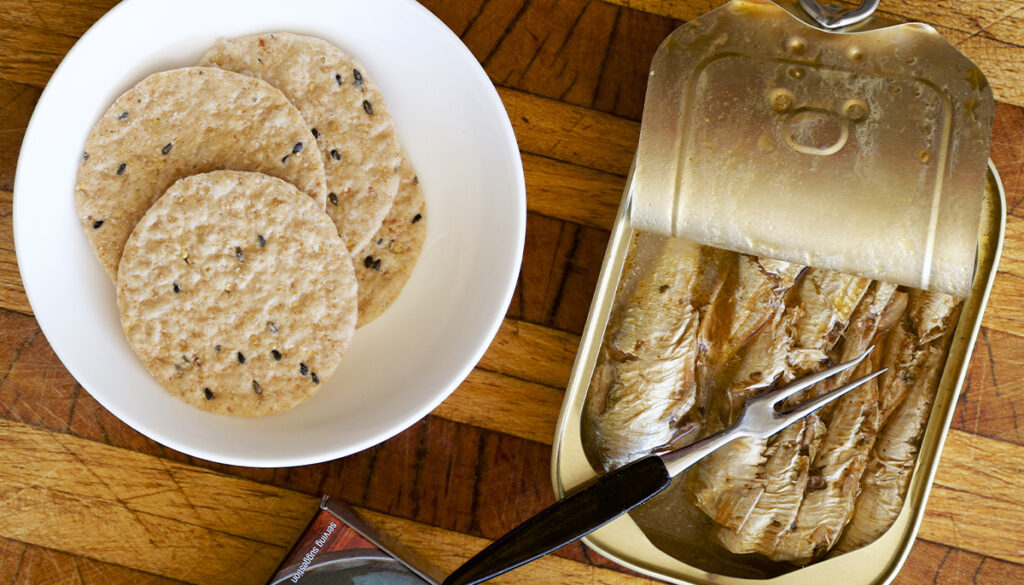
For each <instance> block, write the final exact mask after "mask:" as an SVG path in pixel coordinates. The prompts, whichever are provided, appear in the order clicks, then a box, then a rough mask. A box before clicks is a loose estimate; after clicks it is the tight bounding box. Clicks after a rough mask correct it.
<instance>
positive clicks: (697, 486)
mask: <svg viewBox="0 0 1024 585" xmlns="http://www.w3.org/2000/svg"><path fill="white" fill-rule="evenodd" d="M769 267H770V269H771V270H772V272H769V271H768V270H766V269H764V268H763V267H762V265H761V263H760V262H759V261H758V260H757V259H756V258H753V257H750V256H741V257H740V267H739V270H738V284H737V287H736V291H735V292H734V293H733V294H732V295H729V297H730V299H731V300H732V301H733V302H732V304H731V306H730V307H729V311H730V312H731V313H734V314H735V316H730V317H729V318H728V319H727V320H728V321H729V322H730V323H733V324H736V323H742V324H743V325H742V326H735V325H734V326H732V327H730V332H731V333H732V336H731V337H729V338H728V339H727V341H726V342H725V343H723V344H721V345H719V346H717V347H718V349H717V351H718V352H719V353H718V354H717V355H716V356H713V357H711V358H710V359H709V362H711V363H712V364H714V365H710V366H708V370H710V371H717V370H719V369H723V368H724V366H725V365H728V370H727V372H728V373H727V374H725V375H726V376H728V379H729V380H730V383H729V384H728V386H727V387H726V388H725V390H724V391H716V392H713V394H712V396H711V398H710V400H709V405H708V408H707V410H706V413H705V425H704V427H705V428H704V434H705V435H708V434H711V433H714V432H717V431H719V430H721V429H724V428H726V427H727V426H729V425H731V424H732V423H733V422H735V420H736V418H737V417H738V416H739V414H740V412H741V410H742V408H743V405H744V404H745V403H746V401H747V399H748V398H750V397H751V396H754V395H756V394H758V393H759V392H761V391H763V390H765V389H766V388H768V387H770V386H771V385H772V384H774V383H775V382H776V381H777V380H778V379H779V378H780V377H781V376H782V375H783V374H784V373H785V371H786V368H787V364H786V355H787V354H788V353H789V351H790V349H791V345H792V339H791V337H790V335H789V334H788V331H789V330H790V329H791V327H792V318H793V316H792V315H791V314H789V313H787V312H786V311H784V309H785V305H784V304H783V299H784V297H785V295H786V293H787V292H788V291H789V289H790V288H791V287H792V286H793V284H794V282H795V280H796V278H797V276H798V275H799V274H800V273H801V272H802V271H803V270H804V268H803V267H801V266H798V265H790V264H786V265H783V264H780V263H773V264H770V265H769ZM780 275H781V276H780ZM755 294H758V295H770V301H771V302H769V303H767V304H762V303H757V302H756V301H753V302H748V301H749V300H750V299H751V298H752V297H751V295H755ZM755 313H757V314H758V315H759V316H757V317H752V316H751V315H753V314H755ZM763 314H767V315H768V320H767V321H766V322H762V320H761V317H760V315H763ZM751 323H757V329H756V330H754V331H752V332H751V333H749V334H747V333H746V331H747V330H748V329H749V328H750V327H751V325H750V324H751ZM748 340H749V341H748ZM741 347H742V349H740V348H741ZM734 348H735V349H734ZM730 354H731V355H730ZM709 378H711V376H709ZM763 450H764V442H763V440H760V439H755V438H749V437H747V438H742V439H737V440H735V441H732V442H730V443H729V444H727V445H725V446H723V447H722V448H720V449H718V450H717V451H715V452H714V453H711V454H710V455H708V456H707V457H705V458H704V459H703V460H701V462H700V463H699V464H698V465H697V466H696V467H695V469H694V471H693V472H692V476H693V477H694V488H693V493H694V496H695V497H696V499H697V503H698V506H699V507H700V508H701V509H702V510H704V511H705V513H707V514H708V515H709V516H711V517H712V518H713V519H714V520H715V521H716V522H718V523H719V524H723V525H740V524H742V523H743V522H744V521H745V519H746V514H747V513H748V512H749V510H743V509H742V508H740V507H731V506H729V503H730V502H732V501H735V500H729V499H728V495H729V491H728V488H729V487H730V486H732V485H733V484H734V483H740V484H749V483H751V482H753V481H754V480H755V479H756V478H755V477H754V476H753V475H751V474H753V473H756V471H757V469H758V467H759V465H760V464H761V463H763V462H764V454H763ZM750 497H753V498H756V497H757V494H750Z"/></svg>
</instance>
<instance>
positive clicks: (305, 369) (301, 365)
mask: <svg viewBox="0 0 1024 585" xmlns="http://www.w3.org/2000/svg"><path fill="white" fill-rule="evenodd" d="M299 373H300V374H302V375H303V376H305V375H306V374H308V373H309V366H307V365H306V362H299Z"/></svg>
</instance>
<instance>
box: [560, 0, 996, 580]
mask: <svg viewBox="0 0 1024 585" xmlns="http://www.w3.org/2000/svg"><path fill="white" fill-rule="evenodd" d="M802 2H808V3H810V0H802ZM786 5H787V6H788V7H786V8H785V10H786V12H783V11H782V9H780V8H779V6H776V5H775V4H772V3H770V2H768V1H766V0H734V1H733V2H731V3H730V4H727V5H726V6H724V7H723V8H720V9H719V10H717V11H715V12H712V13H710V14H709V15H708V17H707V18H705V17H701V18H700V19H697V20H696V22H694V23H691V24H689V25H687V26H684V27H683V28H681V29H679V30H677V31H676V32H675V33H673V35H671V36H670V37H669V39H668V40H667V41H666V42H665V43H663V47H662V48H660V49H659V50H658V54H657V55H656V56H655V58H654V62H653V65H652V69H651V76H652V77H651V81H650V84H649V86H648V93H647V102H646V103H645V107H644V121H643V126H642V128H641V136H640V144H639V147H638V151H637V156H636V159H635V160H634V165H633V169H631V172H630V178H629V181H628V184H627V187H626V191H625V193H624V195H623V200H622V203H621V205H620V210H618V214H617V216H616V219H615V223H614V226H613V228H612V232H611V238H610V240H609V243H608V247H607V250H606V253H605V260H604V264H603V266H602V269H601V274H600V277H599V280H598V284H597V289H596V292H595V294H594V299H593V302H592V305H591V309H590V316H589V318H588V321H587V326H586V328H585V330H584V334H583V338H582V340H581V344H580V348H579V353H578V356H577V361H575V365H574V366H573V370H572V375H571V377H570V379H569V383H568V388H567V390H566V394H565V399H564V402H563V404H562V410H561V413H560V416H559V419H558V426H557V430H556V435H555V443H554V453H553V458H552V478H553V484H554V488H555V492H556V494H557V496H558V497H563V496H564V495H565V493H566V492H568V491H571V490H573V489H575V488H578V487H580V486H582V485H584V484H587V483H589V482H591V480H592V479H593V478H595V476H596V475H597V474H598V472H597V471H595V469H594V467H592V465H591V463H590V462H589V460H588V458H587V455H586V451H585V446H584V432H583V431H584V428H583V425H584V409H585V408H586V400H587V393H588V391H589V389H590V385H591V378H592V376H593V373H594V369H595V365H596V362H597V359H598V354H599V351H600V349H601V346H602V342H603V339H604V333H605V329H606V327H607V325H608V321H609V316H610V315H611V312H612V308H613V306H614V305H615V303H616V298H615V295H616V291H617V290H618V285H620V280H621V278H622V275H623V270H624V266H625V264H626V263H627V257H628V256H629V254H630V246H631V245H632V243H633V242H634V241H635V239H634V238H633V236H634V233H635V228H636V229H651V231H654V232H656V233H659V234H663V235H675V236H684V237H687V238H689V239H692V240H694V241H696V242H697V243H699V244H703V245H711V246H716V247H721V248H727V249H731V250H733V251H736V252H743V253H750V254H756V255H761V256H768V257H775V258H780V259H785V260H790V261H795V262H798V263H803V264H810V265H815V266H818V267H822V268H828V269H840V270H843V271H847V273H851V274H856V275H858V276H866V277H870V278H873V279H879V280H885V281H889V282H895V283H898V284H903V285H907V286H911V287H918V288H921V287H928V288H931V287H932V286H933V285H934V287H935V288H938V289H945V290H946V292H959V293H961V295H959V296H964V293H965V291H967V290H968V286H970V289H969V291H970V292H969V294H966V296H964V305H963V309H962V312H961V317H959V321H958V322H957V325H956V329H955V331H954V335H953V340H952V344H951V347H950V349H949V353H948V357H947V360H946V364H945V368H944V370H943V374H942V379H941V382H940V384H939V388H938V391H937V394H936V399H935V401H934V403H933V406H932V410H931V416H930V418H929V421H928V425H927V427H926V429H925V433H924V436H923V437H922V444H921V448H920V452H919V455H918V460H916V462H915V466H914V469H913V474H912V475H911V477H910V480H909V485H908V488H907V493H906V496H905V499H904V502H903V507H902V509H901V511H900V513H899V515H898V516H897V518H896V519H895V521H894V524H893V526H892V527H891V528H890V529H889V530H888V531H887V532H886V533H885V534H884V535H883V536H882V537H881V538H879V539H878V540H877V541H876V542H873V543H871V544H869V545H867V546H865V547H863V548H860V549H858V550H855V551H852V552H847V553H845V554H842V555H839V556H835V557H829V558H826V559H822V560H819V561H817V562H814V563H812V565H810V566H808V567H804V568H799V569H798V568H795V567H794V568H792V569H782V568H775V569H771V570H766V571H767V572H765V573H758V572H757V571H754V572H746V573H744V572H743V571H737V568H736V567H735V566H727V565H726V562H727V561H726V560H718V559H717V557H714V556H708V557H707V558H705V557H700V555H699V554H694V553H693V552H692V550H690V549H687V547H686V546H685V545H684V544H682V541H678V540H676V541H674V540H673V538H672V537H671V535H669V538H664V537H663V536H662V535H660V534H662V532H663V531H662V530H660V529H659V528H658V527H657V526H654V525H657V523H658V521H662V523H663V524H665V523H667V521H668V523H669V524H671V521H676V519H675V518H673V519H672V520H671V521H670V520H667V519H666V518H668V517H669V516H667V515H666V516H664V517H662V516H659V514H662V513H663V512H664V510H665V508H660V507H657V508H651V512H650V513H647V514H644V512H643V507H641V508H638V511H636V512H634V513H632V514H627V515H624V516H621V517H618V518H617V519H615V520H613V521H612V523H610V524H608V525H606V526H605V527H604V528H602V529H600V530H598V531H596V532H594V533H592V534H591V535H590V536H588V537H585V538H584V542H585V543H586V544H587V545H588V546H590V547H591V548H593V549H594V550H596V551H597V552H599V553H601V554H602V555H604V556H606V557H608V558H611V559H613V560H615V561H617V562H620V563H622V565H624V566H626V567H629V568H631V569H633V570H635V571H638V572H640V573H644V574H646V575H650V576H652V577H656V578H659V579H664V580H666V581H669V582H672V583H680V584H683V583H689V584H712V583H714V584H734V585H740V584H753V583H776V584H786V585H797V584H806V585H811V584H815V585H816V584H818V583H822V582H829V580H831V581H835V582H839V581H842V582H843V583H844V584H845V585H860V584H863V585H868V584H870V585H878V584H884V583H889V582H891V581H892V580H893V579H894V578H895V576H896V573H897V572H898V571H899V569H900V567H901V566H902V563H903V561H904V560H905V558H906V555H907V553H908V552H909V550H910V546H911V545H912V543H913V540H914V537H915V535H916V532H918V528H919V526H920V524H921V518H922V516H923V514H924V509H925V502H926V500H927V497H928V493H929V491H930V489H931V485H932V479H933V477H934V474H935V469H936V467H937V464H938V457H939V453H940V452H941V449H942V444H943V442H944V440H945V435H946V432H947V430H948V428H949V423H950V420H951V417H952V412H953V407H954V405H955V403H956V399H957V395H958V394H959V390H961V387H962V386H963V383H964V379H965V376H966V373H967V368H968V362H969V359H970V356H971V352H972V350H973V348H974V343H975V340H976V339H977V335H978V331H979V328H980V325H981V317H982V312H983V310H984V307H985V303H986V302H987V299H988V295H989V291H990V289H991V285H992V280H993V279H994V276H995V270H996V265H997V263H998V257H999V251H1000V249H1001V246H1002V234H1004V224H1005V218H1006V202H1005V196H1004V191H1002V185H1001V182H1000V180H999V178H998V174H997V172H996V170H995V168H994V166H992V164H991V162H989V163H988V169H987V176H986V173H985V172H983V171H984V163H985V160H986V157H987V151H988V133H989V131H990V130H989V124H990V120H991V117H990V114H991V93H990V90H989V89H988V86H987V83H985V82H984V77H983V76H982V75H981V73H980V72H979V71H977V68H975V67H974V66H973V64H971V62H970V61H968V60H967V59H965V58H964V57H963V56H962V55H958V53H955V51H952V52H950V51H951V48H949V47H948V45H947V44H944V41H942V40H941V37H939V36H938V35H937V33H935V31H934V30H932V29H930V28H928V27H925V26H920V25H902V26H892V25H893V24H891V23H886V22H883V20H881V19H871V20H866V22H863V23H861V24H859V25H857V26H856V30H857V31H858V32H865V33H866V34H865V35H864V36H861V37H859V38H857V37H854V36H852V35H849V36H844V35H842V34H833V33H828V32H823V31H819V30H816V29H815V30H812V29H809V28H808V27H807V26H806V25H808V24H809V23H808V18H806V17H805V18H800V14H799V13H798V12H796V11H795V6H794V4H793V3H787V4H784V3H783V6H786ZM791 16H797V17H798V18H799V19H801V20H802V23H801V22H798V20H797V19H795V18H793V17H791ZM805 16H806V15H805ZM745 18H751V19H756V22H752V23H751V25H750V27H748V25H746V22H745V20H744V19H745ZM794 39H796V40H794ZM868 49H870V50H868ZM861 51H862V52H861ZM871 51H873V52H871ZM914 54H920V55H924V56H927V57H929V58H924V57H923V58H922V59H921V60H920V61H919V60H916V59H914V58H912V55H914ZM851 55H852V57H851ZM943 62H945V64H946V65H947V66H948V67H947V68H945V69H943V67H944V66H943ZM722 64H725V65H724V66H723V65H722ZM921 64H927V65H921ZM719 66H722V67H719ZM715 68H719V69H715ZM737 72H738V73H743V72H745V75H739V74H738V73H737ZM794 72H799V73H800V75H796V73H794ZM901 84H902V85H901ZM900 87H902V88H903V89H904V90H905V91H903V92H902V94H901V93H900V91H898V90H895V89H894V88H896V89H898V88H900ZM858 91H859V92H860V93H859V94H858V93H857V92H858ZM778 95H782V96H784V97H786V99H784V100H782V101H781V102H780V101H779V100H777V99H774V97H777V96H778ZM910 95H912V96H913V97H909V96H910ZM860 98H863V99H862V101H857V100H858V99H860ZM851 99H852V100H853V101H856V102H857V103H861V105H862V107H863V108H864V110H863V112H861V111H857V112H856V116H851V115H850V110H849V108H846V107H845V106H844V103H849V102H851ZM929 100H931V101H932V102H934V105H933V106H931V107H929V106H925V107H922V108H918V106H920V105H921V103H925V102H928V101H929ZM730 108H731V109H732V110H730ZM732 113H734V114H732ZM808 113H810V114H813V115H814V116H817V117H818V118H819V120H817V121H810V122H809V123H806V124H805V123H804V122H808V121H807V120H803V118H807V116H805V114H808ZM829 124H831V125H833V126H835V127H837V128H839V129H840V131H841V133H838V134H837V136H839V137H840V138H839V141H838V142H836V144H835V148H827V147H829V144H830V142H828V143H823V142H822V143H821V144H818V143H816V142H814V141H813V140H811V141H810V142H808V143H807V144H804V143H802V142H800V139H797V140H796V143H787V140H790V139H791V138H793V137H794V136H798V134H791V133H790V132H791V130H792V131H795V132H801V131H804V130H807V131H808V132H811V133H813V132H815V131H818V130H820V129H821V128H825V127H827V126H828V125H829ZM797 126H799V128H797ZM940 127H941V128H943V130H942V131H940V132H937V133H936V131H935V129H936V128H940ZM794 128H796V130H794ZM926 130H927V131H926ZM808 135H810V134H808ZM801 139H803V138H801ZM828 140H833V138H828ZM828 140H826V141H828ZM791 141H792V140H791ZM880 152H881V153H882V155H880ZM836 153H840V155H839V156H835V157H834V156H833V155H834V154H836ZM925 154H928V156H925ZM883 155H884V156H883ZM908 156H909V158H907V157H908ZM872 173H873V174H872ZM822 177H825V178H822ZM847 177H849V178H847ZM865 178H869V179H870V180H865ZM822 180H828V181H830V182H829V184H828V189H827V190H822V189H821V186H820V183H821V181H822ZM872 181H873V182H872ZM982 181H984V186H983V187H982ZM982 191H983V194H982V196H981V197H978V195H977V194H979V192H982ZM893 194H900V195H899V196H896V195H893ZM828 206H831V208H829V207H828ZM901 206H902V207H901ZM780 208H781V209H780ZM828 213H831V214H833V215H831V216H828ZM979 215H980V222H979V223H977V224H975V223H974V219H973V218H974V217H978V216H979ZM829 221H830V223H829ZM801 223H803V224H813V225H828V228H827V229H823V231H822V232H823V233H824V235H825V238H823V239H822V238H817V239H815V236H814V235H813V234H808V233H806V232H802V231H801V229H800V224H801ZM896 224H901V225H902V227H899V228H897V227H893V225H896ZM851 225H856V228H852V227H851ZM887 225H888V227H886V226H887ZM975 225H978V232H977V247H976V253H975V246H974V245H973V241H974V238H975V232H974V227H975ZM778 226H781V228H778ZM879 226H881V227H879ZM730 229H732V231H733V232H734V234H733V236H732V237H722V236H723V235H728V234H729V233H730V232H729V231H730ZM894 233H899V234H898V235H897V236H893V234H894ZM837 235H840V236H842V237H835V238H834V239H831V240H828V238H827V237H828V236H837ZM801 238H803V240H800V239H801ZM886 238H889V240H886ZM876 239H877V240H878V241H876ZM798 240H800V241H798ZM823 241H824V242H827V246H830V247H831V248H833V251H831V252H830V253H831V256H830V257H829V256H828V253H824V252H826V251H824V250H823V249H822V248H821V246H822V244H821V242H823ZM844 246H846V248H844ZM872 246H873V247H877V248H878V249H879V250H881V252H879V253H876V254H868V255H867V256H864V255H861V256H858V257H857V258H855V259H853V260H851V259H850V257H849V256H847V255H846V254H845V253H844V250H859V251H862V250H864V249H867V248H871V247H872ZM943 249H946V250H953V249H955V253H950V254H946V253H944V252H941V251H940V250H943ZM886 250H898V251H900V253H903V254H904V255H906V256H907V257H906V258H905V260H906V261H904V262H903V263H902V264H901V266H903V267H906V266H909V270H903V271H902V273H900V271H898V270H895V269H891V268H892V266H888V265H886V264H885V262H886V261H887V257H886V256H887V253H886V252H885V251H886ZM920 250H927V253H924V254H920V253H919V251H920ZM787 254H788V255H787ZM854 256H856V254H854ZM865 258H866V260H865ZM940 258H941V261H940ZM834 260H836V261H834ZM837 262H838V263H837ZM972 262H973V266H974V270H973V279H972V278H971V276H972V275H971V267H972ZM954 264H955V268H956V269H957V270H959V271H958V275H959V276H958V277H957V279H958V281H957V282H959V283H962V284H961V285H958V288H957V287H955V286H952V287H951V286H946V285H944V284H943V283H942V282H941V280H939V279H931V280H930V275H938V276H941V275H942V270H946V269H948V268H949V267H950V266H952V265H954ZM844 268H846V269H844ZM904 275H908V276H904ZM951 289H952V290H951ZM659 497H662V496H659ZM663 503H664V502H663ZM652 504H653V505H654V506H658V505H662V504H658V503H653V502H652ZM655 510H656V512H657V513H654V512H655ZM655 517H656V518H657V520H652V519H651V518H655ZM655 539H656V542H655ZM686 556H688V557H689V558H690V559H691V560H692V561H693V562H698V561H699V563H700V565H701V567H700V568H697V567H695V566H692V565H690V563H687V562H685V561H683V560H682V559H681V558H683V557H686ZM723 558H724V557H723ZM739 574H749V575H755V574H759V575H760V574H763V575H766V576H767V577H765V578H753V577H736V576H735V575H739Z"/></svg>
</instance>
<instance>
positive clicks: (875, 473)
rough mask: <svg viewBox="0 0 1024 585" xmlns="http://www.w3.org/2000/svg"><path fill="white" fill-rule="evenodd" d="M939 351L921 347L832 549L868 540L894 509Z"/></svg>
mask: <svg viewBox="0 0 1024 585" xmlns="http://www.w3.org/2000/svg"><path fill="white" fill-rule="evenodd" d="M945 357H946V352H945V351H943V348H939V347H934V346H933V347H929V348H928V349H927V350H925V355H924V356H923V359H922V362H921V364H920V368H921V370H920V375H919V376H918V378H917V380H916V381H915V383H914V384H913V386H912V387H911V389H910V392H909V393H908V394H907V396H906V398H905V399H904V401H903V403H902V404H900V406H899V408H897V409H896V412H895V414H894V415H893V418H892V420H890V421H889V422H888V424H886V426H885V428H884V429H883V431H882V435H881V437H880V438H879V439H878V441H877V442H876V443H875V447H874V449H873V450H872V454H871V461H870V462H869V463H868V467H867V470H866V471H865V472H864V476H863V477H862V478H861V482H860V488H861V490H860V495H859V496H858V497H857V502H856V507H855V509H854V513H853V518H852V519H851V520H850V523H849V525H848V526H847V527H846V531H845V532H844V533H843V535H842V537H841V538H840V539H839V542H838V543H837V544H836V546H835V549H834V550H833V552H834V553H842V552H846V551H851V550H855V549H858V548H860V547H862V546H864V545H866V544H870V543H871V542H874V541H875V539H877V538H878V537H879V536H881V535H882V534H883V533H884V532H885V531H886V530H888V529H889V527H890V526H892V523H893V521H895V520H896V516H898V515H899V513H900V509H901V508H902V507H903V499H904V497H905V496H906V493H907V485H908V483H909V482H910V476H911V473H912V472H913V470H914V464H915V463H916V462H917V452H918V445H919V442H920V438H921V434H922V433H923V432H924V427H925V424H926V423H927V422H928V414H929V412H930V411H931V407H932V402H933V401H934V399H935V390H936V388H937V387H938V383H939V377H940V376H941V375H942V364H943V361H944V359H945Z"/></svg>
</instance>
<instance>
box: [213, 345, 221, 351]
mask: <svg viewBox="0 0 1024 585" xmlns="http://www.w3.org/2000/svg"><path fill="white" fill-rule="evenodd" d="M213 351H220V344H219V343H218V344H216V345H214V346H213Z"/></svg>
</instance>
